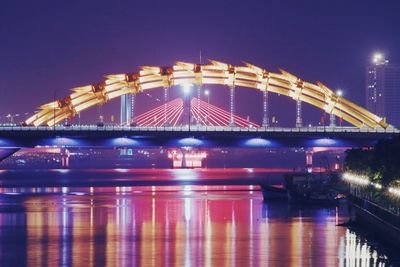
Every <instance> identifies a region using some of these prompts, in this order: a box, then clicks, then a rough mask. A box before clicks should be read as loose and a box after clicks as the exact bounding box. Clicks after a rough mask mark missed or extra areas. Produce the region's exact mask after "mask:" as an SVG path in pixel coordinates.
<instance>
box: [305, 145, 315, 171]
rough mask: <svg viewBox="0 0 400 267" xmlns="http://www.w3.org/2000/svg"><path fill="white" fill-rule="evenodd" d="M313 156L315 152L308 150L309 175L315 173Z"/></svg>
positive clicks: (307, 165) (307, 164)
mask: <svg viewBox="0 0 400 267" xmlns="http://www.w3.org/2000/svg"><path fill="white" fill-rule="evenodd" d="M313 154H314V151H313V150H312V149H307V150H306V168H307V172H308V173H312V171H313Z"/></svg>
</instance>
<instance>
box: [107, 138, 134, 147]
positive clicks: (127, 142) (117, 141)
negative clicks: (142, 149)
mask: <svg viewBox="0 0 400 267" xmlns="http://www.w3.org/2000/svg"><path fill="white" fill-rule="evenodd" d="M111 145H113V146H137V145H138V142H137V141H136V140H133V139H131V138H128V137H118V138H114V139H112V140H111Z"/></svg>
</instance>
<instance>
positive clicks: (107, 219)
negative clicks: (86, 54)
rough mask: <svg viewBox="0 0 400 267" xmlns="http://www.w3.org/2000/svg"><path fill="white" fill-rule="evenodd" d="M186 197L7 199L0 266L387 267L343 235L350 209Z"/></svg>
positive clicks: (127, 191)
mask: <svg viewBox="0 0 400 267" xmlns="http://www.w3.org/2000/svg"><path fill="white" fill-rule="evenodd" d="M180 189H181V190H180V191H174V190H172V189H171V188H170V190H166V189H165V188H163V190H161V191H160V190H159V188H158V187H150V188H125V187H121V188H64V189H63V188H53V189H49V188H47V189H43V188H42V189H34V190H28V189H23V190H24V192H21V190H22V189H9V190H8V191H7V190H6V191H7V192H4V190H3V191H2V194H1V197H0V211H1V212H0V265H1V266H10V265H25V264H27V265H29V266H46V265H51V266H54V265H63V266H70V265H77V266H99V265H104V264H107V266H134V265H136V266H165V265H166V266H243V265H248V266H260V265H262V266H264V265H267V266H268V265H270V266H279V265H280V266H282V265H284V266H385V264H387V261H388V259H387V257H386V256H385V255H383V254H382V252H380V251H378V250H376V249H373V248H371V246H370V245H369V244H368V243H367V242H366V241H365V240H363V239H362V238H360V236H358V235H357V234H356V233H355V232H352V231H351V230H349V229H347V228H345V227H339V226H337V224H338V223H342V222H344V221H346V220H347V218H346V208H345V207H339V208H335V207H333V208H321V207H298V206H291V205H288V204H287V203H283V202H278V203H266V204H265V203H263V202H262V197H261V194H260V192H254V194H250V192H249V191H213V190H209V191H199V190H200V188H198V187H190V186H185V187H183V188H180ZM202 189H204V188H202ZM209 189H210V188H209ZM211 189H215V188H211ZM228 189H229V188H228ZM33 191H34V192H35V193H32V192H33ZM38 191H39V192H42V193H40V194H39V193H37V192H38ZM135 192H136V193H135ZM5 193H14V194H12V195H10V194H5ZM43 193H45V194H43ZM15 194H20V195H15Z"/></svg>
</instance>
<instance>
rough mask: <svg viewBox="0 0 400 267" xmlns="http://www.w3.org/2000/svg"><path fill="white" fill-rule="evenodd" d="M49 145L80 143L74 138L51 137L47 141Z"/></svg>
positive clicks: (75, 144) (74, 144)
mask: <svg viewBox="0 0 400 267" xmlns="http://www.w3.org/2000/svg"><path fill="white" fill-rule="evenodd" d="M48 143H49V144H50V145H51V146H80V145H81V144H80V143H79V142H78V140H76V139H72V138H68V137H56V138H52V139H50V140H49V142H48Z"/></svg>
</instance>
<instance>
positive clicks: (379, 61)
mask: <svg viewBox="0 0 400 267" xmlns="http://www.w3.org/2000/svg"><path fill="white" fill-rule="evenodd" d="M365 100H366V108H367V109H368V110H369V111H371V112H372V113H375V114H376V115H378V116H381V117H385V118H386V120H387V121H388V123H390V124H393V125H394V126H396V127H399V126H400V65H399V64H390V63H389V60H387V59H385V57H384V56H383V55H382V54H379V53H377V54H375V55H374V56H373V58H372V62H371V63H370V64H369V65H368V66H367V69H366V92H365Z"/></svg>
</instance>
